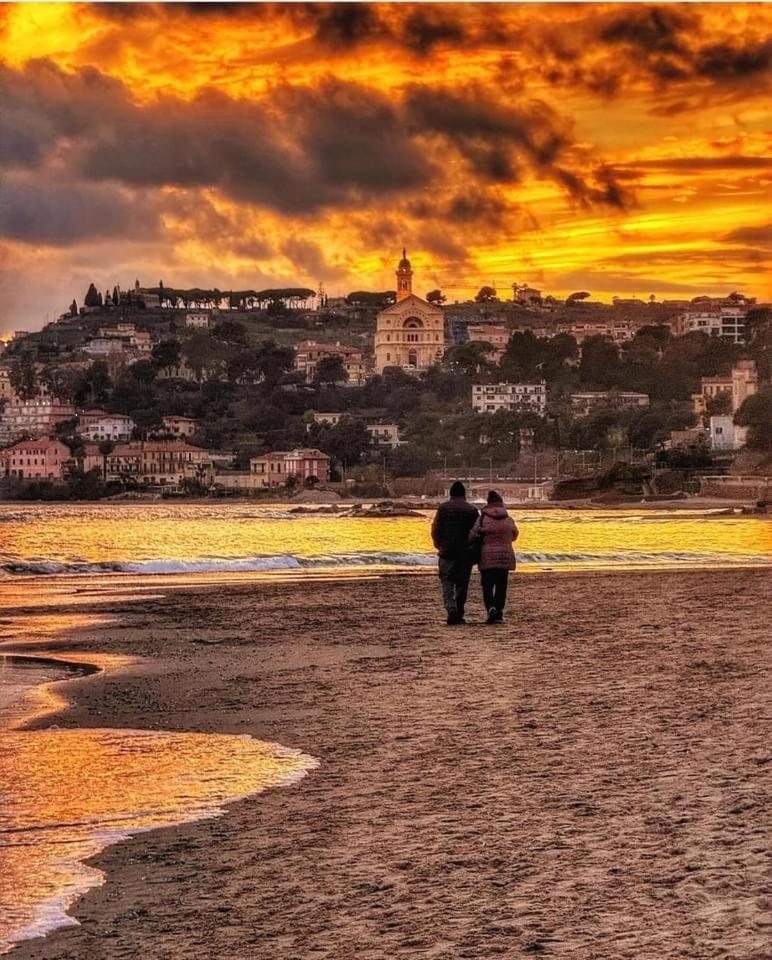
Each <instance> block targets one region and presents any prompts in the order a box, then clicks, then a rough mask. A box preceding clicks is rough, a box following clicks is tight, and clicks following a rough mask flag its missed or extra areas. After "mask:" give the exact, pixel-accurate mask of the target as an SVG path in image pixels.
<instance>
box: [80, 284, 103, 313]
mask: <svg viewBox="0 0 772 960" xmlns="http://www.w3.org/2000/svg"><path fill="white" fill-rule="evenodd" d="M83 303H84V304H85V305H86V306H87V307H101V306H102V294H101V293H100V292H99V291H98V290H97V288H96V287H95V286H94V284H93V283H90V284H89V285H88V290H87V291H86V296H85V297H84V298H83Z"/></svg>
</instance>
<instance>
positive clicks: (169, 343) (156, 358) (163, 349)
mask: <svg viewBox="0 0 772 960" xmlns="http://www.w3.org/2000/svg"><path fill="white" fill-rule="evenodd" d="M152 358H153V363H154V365H155V368H156V370H163V371H164V373H166V375H167V376H171V372H172V370H174V369H176V368H177V367H179V365H180V362H181V360H182V353H181V349H180V342H179V340H161V342H160V343H157V344H156V345H155V346H154V347H153V352H152Z"/></svg>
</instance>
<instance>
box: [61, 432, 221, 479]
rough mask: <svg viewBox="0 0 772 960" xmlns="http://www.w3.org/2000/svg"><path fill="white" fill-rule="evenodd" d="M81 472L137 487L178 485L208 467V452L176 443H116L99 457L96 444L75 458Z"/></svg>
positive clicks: (159, 441)
mask: <svg viewBox="0 0 772 960" xmlns="http://www.w3.org/2000/svg"><path fill="white" fill-rule="evenodd" d="M79 459H80V462H81V465H82V469H83V470H84V471H85V472H88V471H89V470H93V469H95V468H98V469H99V470H100V471H103V473H104V478H105V480H132V481H134V482H135V483H138V484H145V485H147V484H156V485H160V486H168V485H179V484H180V483H181V482H182V480H183V478H184V477H186V476H190V475H191V474H192V473H194V472H195V471H196V470H197V469H199V468H200V469H202V470H205V469H206V468H207V467H208V465H209V464H210V462H211V461H210V456H209V451H208V450H204V449H202V448H201V447H194V446H192V445H191V444H189V443H182V442H180V441H179V440H148V441H144V440H143V441H140V440H138V441H134V442H131V443H119V444H117V445H116V446H115V447H114V448H113V449H112V450H111V451H110V452H109V453H106V454H103V453H101V452H100V450H99V446H98V445H96V444H89V445H87V446H86V448H85V450H84V452H83V454H82V456H81V457H80V458H79Z"/></svg>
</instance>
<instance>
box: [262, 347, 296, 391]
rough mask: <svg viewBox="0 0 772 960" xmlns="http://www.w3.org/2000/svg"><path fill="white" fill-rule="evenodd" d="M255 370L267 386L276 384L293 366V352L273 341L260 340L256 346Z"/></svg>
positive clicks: (290, 348) (289, 348)
mask: <svg viewBox="0 0 772 960" xmlns="http://www.w3.org/2000/svg"><path fill="white" fill-rule="evenodd" d="M256 349H257V358H258V360H257V364H258V365H257V369H258V371H259V373H260V375H261V377H262V378H263V380H264V381H265V382H266V383H267V384H269V385H272V384H276V383H278V382H279V381H280V380H281V378H282V377H283V376H284V374H285V373H286V372H287V371H288V370H291V369H292V368H293V366H294V365H295V351H294V350H293V349H292V347H283V346H281V345H280V344H278V343H275V342H274V341H273V340H261V341H260V343H259V344H258V345H257V348H256Z"/></svg>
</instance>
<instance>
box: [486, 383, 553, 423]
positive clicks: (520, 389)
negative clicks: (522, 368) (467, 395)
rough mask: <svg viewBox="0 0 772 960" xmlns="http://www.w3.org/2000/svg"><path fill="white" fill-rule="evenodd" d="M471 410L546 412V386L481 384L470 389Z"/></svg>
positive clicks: (541, 384) (534, 384)
mask: <svg viewBox="0 0 772 960" xmlns="http://www.w3.org/2000/svg"><path fill="white" fill-rule="evenodd" d="M472 408H473V409H474V410H476V411H477V412H478V413H496V412H497V411H498V410H509V411H519V412H525V411H527V412H530V413H537V414H539V416H543V414H544V413H545V412H546V410H547V384H546V383H545V381H544V380H542V381H541V382H540V383H483V384H475V385H474V386H473V387H472Z"/></svg>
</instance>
